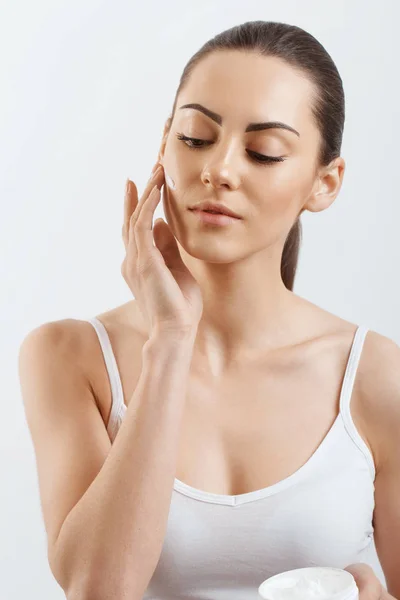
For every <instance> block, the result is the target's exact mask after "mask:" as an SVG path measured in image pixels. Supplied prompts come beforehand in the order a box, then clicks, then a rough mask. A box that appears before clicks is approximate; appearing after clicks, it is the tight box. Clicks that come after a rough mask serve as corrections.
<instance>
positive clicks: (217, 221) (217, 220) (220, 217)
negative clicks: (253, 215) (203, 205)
mask: <svg viewBox="0 0 400 600" xmlns="http://www.w3.org/2000/svg"><path fill="white" fill-rule="evenodd" d="M191 212H192V213H193V215H195V216H196V217H197V218H199V219H200V221H201V222H202V223H204V224H207V225H217V226H219V227H221V226H223V225H232V224H233V223H238V222H239V221H240V220H241V219H238V218H236V217H231V216H230V215H225V214H222V213H217V214H215V213H209V212H206V211H205V210H196V209H191Z"/></svg>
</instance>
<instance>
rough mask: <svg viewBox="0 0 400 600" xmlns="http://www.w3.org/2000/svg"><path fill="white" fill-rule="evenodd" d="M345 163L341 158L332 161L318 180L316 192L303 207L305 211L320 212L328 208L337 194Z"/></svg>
mask: <svg viewBox="0 0 400 600" xmlns="http://www.w3.org/2000/svg"><path fill="white" fill-rule="evenodd" d="M344 168H345V163H344V160H343V158H341V157H338V158H336V159H334V162H333V164H331V165H330V166H329V167H328V168H327V169H326V170H325V172H324V173H323V174H321V175H320V176H319V178H318V182H317V184H316V190H315V191H314V192H313V193H312V194H311V195H310V198H309V200H308V201H307V203H306V204H305V205H304V209H305V210H309V211H310V212H320V211H322V210H325V209H327V208H329V206H330V205H331V204H332V203H333V202H334V200H335V198H336V197H337V195H338V194H339V191H340V188H341V186H342V181H343V175H344Z"/></svg>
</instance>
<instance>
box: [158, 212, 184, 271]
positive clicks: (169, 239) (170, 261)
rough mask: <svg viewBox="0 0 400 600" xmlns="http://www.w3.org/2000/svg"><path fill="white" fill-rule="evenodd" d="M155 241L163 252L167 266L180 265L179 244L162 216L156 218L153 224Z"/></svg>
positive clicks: (181, 263)
mask: <svg viewBox="0 0 400 600" xmlns="http://www.w3.org/2000/svg"><path fill="white" fill-rule="evenodd" d="M153 238H154V243H155V245H156V246H157V248H158V249H159V251H160V252H161V254H162V256H163V258H164V261H165V264H166V265H167V267H169V268H171V267H175V268H176V267H178V266H182V265H183V264H184V263H183V261H182V258H181V255H180V252H179V248H178V244H177V243H176V239H175V237H174V235H173V233H172V231H171V229H170V227H169V225H168V223H166V222H165V221H164V219H162V218H158V219H156V221H155V222H154V225H153Z"/></svg>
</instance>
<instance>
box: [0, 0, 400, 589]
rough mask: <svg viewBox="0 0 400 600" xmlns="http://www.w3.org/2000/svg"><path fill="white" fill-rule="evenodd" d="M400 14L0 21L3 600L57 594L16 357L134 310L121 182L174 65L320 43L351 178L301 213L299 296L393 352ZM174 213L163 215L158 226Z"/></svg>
mask: <svg viewBox="0 0 400 600" xmlns="http://www.w3.org/2000/svg"><path fill="white" fill-rule="evenodd" d="M399 16H400V9H399V4H398V2H396V0H393V1H392V2H390V1H381V2H379V3H376V2H372V1H366V0H364V1H349V0H336V1H335V2H334V3H331V2H328V1H324V0H319V1H311V0H309V1H307V0H302V1H301V2H290V1H287V0H286V1H285V2H270V1H267V0H259V1H251V0H250V1H249V0H247V1H246V2H242V1H241V0H237V1H234V0H229V1H226V2H215V1H212V2H211V1H206V0H202V2H201V3H199V2H189V3H188V2H187V1H176V0H169V1H168V2H166V3H161V2H155V1H147V2H128V1H126V2H118V1H115V0H113V1H108V2H99V1H96V2H94V1H92V0H90V1H86V2H82V1H79V2H78V1H77V0H68V2H67V1H56V0H48V1H44V0H35V2H28V1H27V0H26V1H21V0H13V1H12V2H11V1H7V2H4V0H3V2H2V3H1V8H0V89H1V94H0V200H1V213H0V214H1V217H0V240H1V248H2V252H1V259H0V260H1V262H0V277H1V290H2V293H1V295H0V302H1V310H0V319H1V321H0V354H1V383H2V385H1V397H0V402H1V405H0V406H1V415H2V418H1V419H0V427H1V437H0V445H1V447H0V461H1V462H0V469H1V483H2V489H1V499H0V502H1V505H0V508H1V510H0V531H1V543H0V580H1V598H2V599H3V598H4V599H7V600H17V599H18V600H20V599H22V598H28V597H29V598H30V600H43V598H51V599H54V600H57V599H58V598H60V599H61V598H64V594H63V592H62V590H61V588H60V587H59V586H58V584H57V583H56V581H55V580H54V578H53V576H52V574H51V572H50V570H49V567H48V563H47V557H46V538H45V531H44V526H43V521H42V515H41V509H40V502H39V495H38V486H37V477H36V467H35V458H34V453H33V446H32V443H31V440H30V437H29V433H28V429H27V424H26V422H25V417H24V411H23V404H22V400H21V396H20V390H19V383H18V375H17V355H18V349H19V346H20V344H21V342H22V339H23V337H24V336H25V335H26V334H27V332H28V331H30V330H31V329H32V328H34V327H36V326H38V325H39V324H41V323H44V322H47V321H51V320H56V319H62V318H67V317H72V318H78V319H84V318H87V317H90V316H94V315H95V314H98V313H100V312H103V311H105V310H107V309H109V308H112V307H114V306H117V305H119V304H121V303H123V302H126V301H128V300H129V299H130V298H131V293H130V291H129V289H128V287H127V285H126V283H125V281H124V280H123V278H122V276H121V273H120V265H121V262H122V260H123V257H124V247H123V243H122V239H121V226H122V217H123V192H124V184H125V179H126V177H128V176H129V177H130V178H131V179H133V180H134V181H135V183H136V184H137V185H138V188H139V190H142V189H143V187H144V185H145V182H146V181H147V179H148V176H149V173H150V169H151V167H152V165H153V163H154V161H155V160H156V158H157V152H158V148H159V144H160V141H161V135H162V129H163V126H164V122H165V119H166V118H167V116H168V114H169V111H170V109H171V107H172V101H173V97H174V93H175V90H176V87H177V85H178V81H179V77H180V75H181V72H182V69H183V67H184V66H185V64H186V62H187V61H188V59H189V58H190V56H191V55H192V54H193V53H194V52H195V51H196V50H197V49H198V48H199V47H200V46H201V45H202V44H203V43H204V42H205V41H206V40H207V39H209V38H210V37H212V36H213V35H215V34H216V33H218V32H220V31H222V30H224V29H226V28H228V27H231V26H233V25H237V24H239V23H241V22H244V21H249V20H256V19H263V20H272V21H284V22H287V23H291V24H294V25H299V26H300V27H303V28H304V29H306V30H308V31H309V32H310V33H312V34H313V35H314V36H315V37H317V39H318V40H319V41H320V42H321V43H322V44H323V45H324V46H325V48H326V49H327V50H328V52H329V53H330V54H331V56H332V57H333V59H334V61H335V62H336V64H337V67H338V69H339V72H340V74H341V76H342V79H343V82H344V88H345V94H346V124H345V133H344V143H343V149H342V156H343V157H344V158H345V160H346V172H345V176H344V182H343V186H342V189H341V192H340V194H339V196H338V198H337V199H336V201H335V202H334V204H333V205H332V206H331V207H330V208H329V209H327V210H326V211H324V212H321V213H304V214H303V217H302V222H303V228H304V242H303V246H302V250H301V256H300V264H299V271H298V276H297V281H296V285H295V290H294V291H295V292H296V293H298V294H300V295H302V296H304V297H307V298H308V299H310V300H311V301H312V302H315V303H316V304H318V305H320V306H322V307H323V308H325V309H327V310H330V311H331V312H333V313H335V314H337V315H340V316H342V317H343V318H346V319H349V320H351V321H353V322H354V323H359V324H360V323H362V324H364V325H367V326H368V327H369V328H370V329H373V330H375V331H378V332H380V333H382V334H384V335H386V336H388V337H390V338H392V339H394V340H395V341H396V342H397V343H398V342H399V341H400V323H399V319H398V307H399V305H400V290H399V286H398V268H397V265H398V263H399V258H400V250H399V248H400V246H399V241H398V230H399V225H398V221H399V217H400V210H399V192H398V182H397V176H398V175H399V166H398V163H399V153H398V143H399V137H400V136H399V134H400V129H399V127H400V126H399V118H398V117H399V106H400V97H399V75H398V73H399V68H398V58H399V56H400V36H399V33H398V22H399ZM158 216H164V215H163V213H162V207H161V208H160V206H159V207H158V208H157V211H156V215H155V218H157V217H158Z"/></svg>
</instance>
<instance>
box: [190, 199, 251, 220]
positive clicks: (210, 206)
mask: <svg viewBox="0 0 400 600" xmlns="http://www.w3.org/2000/svg"><path fill="white" fill-rule="evenodd" d="M189 210H200V211H207V210H215V211H216V212H217V213H219V214H222V215H227V216H228V217H233V218H235V219H241V218H242V217H241V216H240V215H238V214H236V213H235V212H233V210H231V209H230V208H228V207H227V206H224V205H223V204H215V203H212V202H200V204H196V205H195V206H193V207H192V208H190V209H189Z"/></svg>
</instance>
